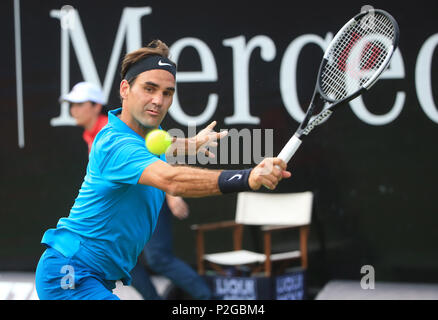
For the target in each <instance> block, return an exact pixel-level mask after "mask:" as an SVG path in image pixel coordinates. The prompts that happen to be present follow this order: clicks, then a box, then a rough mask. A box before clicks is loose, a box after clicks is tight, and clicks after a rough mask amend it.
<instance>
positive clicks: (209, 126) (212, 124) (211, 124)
mask: <svg viewBox="0 0 438 320" xmlns="http://www.w3.org/2000/svg"><path fill="white" fill-rule="evenodd" d="M216 123H217V122H216V120H215V121H213V122H212V123H210V124H209V125H208V126H207V127H206V129H210V130H213V128H214V127H215V126H216Z"/></svg>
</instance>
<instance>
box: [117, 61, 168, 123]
mask: <svg viewBox="0 0 438 320" xmlns="http://www.w3.org/2000/svg"><path fill="white" fill-rule="evenodd" d="M174 92H175V78H174V77H173V75H172V74H171V73H170V72H168V71H166V70H161V69H154V70H148V71H145V72H142V73H140V74H139V75H138V76H137V78H136V80H135V81H134V83H133V84H132V85H129V83H128V82H127V81H126V80H123V81H122V83H121V85H120V95H121V96H122V98H123V108H124V109H126V111H127V112H128V116H129V118H130V119H129V120H128V121H129V123H128V124H129V125H131V124H132V125H134V126H136V127H137V126H139V127H140V128H141V130H147V129H150V128H158V126H159V125H160V123H161V121H163V119H164V117H165V116H166V114H167V111H168V110H169V107H170V105H171V104H172V101H173V94H174Z"/></svg>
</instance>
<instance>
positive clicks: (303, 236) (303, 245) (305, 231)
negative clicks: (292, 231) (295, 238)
mask: <svg viewBox="0 0 438 320" xmlns="http://www.w3.org/2000/svg"><path fill="white" fill-rule="evenodd" d="M308 235H309V226H303V227H301V228H300V251H301V267H302V268H303V269H307V239H308Z"/></svg>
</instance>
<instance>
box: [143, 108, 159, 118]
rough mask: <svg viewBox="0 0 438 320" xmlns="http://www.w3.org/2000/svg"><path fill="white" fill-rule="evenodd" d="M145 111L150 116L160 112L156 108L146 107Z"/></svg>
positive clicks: (157, 114)
mask: <svg viewBox="0 0 438 320" xmlns="http://www.w3.org/2000/svg"><path fill="white" fill-rule="evenodd" d="M146 112H147V113H148V114H149V115H151V116H159V115H160V113H159V112H158V111H157V110H152V109H148V110H146Z"/></svg>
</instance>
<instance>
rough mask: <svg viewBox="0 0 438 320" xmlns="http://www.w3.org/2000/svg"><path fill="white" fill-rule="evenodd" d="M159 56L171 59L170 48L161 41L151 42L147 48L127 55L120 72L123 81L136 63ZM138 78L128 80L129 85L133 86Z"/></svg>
mask: <svg viewBox="0 0 438 320" xmlns="http://www.w3.org/2000/svg"><path fill="white" fill-rule="evenodd" d="M157 55H159V56H162V57H164V58H167V59H169V47H168V46H167V45H166V44H165V43H164V42H163V41H161V40H153V41H151V42H149V43H148V45H147V46H146V47H143V48H140V49H137V50H135V51H132V52H130V53H127V54H126V55H125V57H124V58H123V62H122V68H121V72H120V76H121V77H122V80H123V79H124V78H125V76H126V73H127V72H128V70H129V68H130V67H131V66H132V65H133V64H134V63H136V62H137V61H140V60H142V59H144V58H146V57H148V56H157ZM172 62H173V61H172ZM173 63H174V62H173ZM174 64H175V63H174ZM175 65H176V64H175ZM136 78H137V77H134V78H132V79H127V80H128V82H129V84H130V85H132V84H133V83H134V81H135V79H136Z"/></svg>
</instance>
